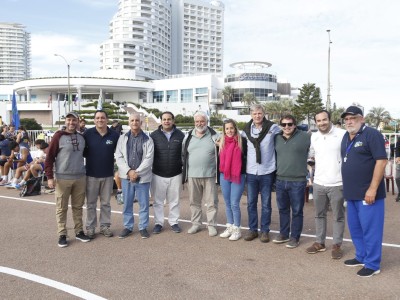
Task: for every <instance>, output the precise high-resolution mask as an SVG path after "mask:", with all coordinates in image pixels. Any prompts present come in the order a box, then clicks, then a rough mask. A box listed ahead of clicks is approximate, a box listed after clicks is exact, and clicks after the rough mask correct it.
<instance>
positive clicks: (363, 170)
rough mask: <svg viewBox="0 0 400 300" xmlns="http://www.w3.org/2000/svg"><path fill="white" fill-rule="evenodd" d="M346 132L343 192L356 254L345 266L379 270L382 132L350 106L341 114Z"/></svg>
mask: <svg viewBox="0 0 400 300" xmlns="http://www.w3.org/2000/svg"><path fill="white" fill-rule="evenodd" d="M341 118H342V119H343V121H344V123H345V126H346V130H347V132H346V134H345V135H344V137H343V140H342V145H341V155H342V160H343V163H342V176H343V196H344V198H345V199H346V200H347V223H348V226H349V231H350V235H351V238H352V240H353V244H354V247H355V250H356V251H355V252H356V253H355V258H353V259H349V260H346V261H345V262H344V263H345V265H346V266H349V267H355V266H362V267H363V268H362V269H361V270H359V271H358V272H357V275H358V276H361V277H371V276H373V275H376V274H379V273H380V262H381V257H382V239H383V223H384V212H385V206H384V199H385V196H386V192H385V185H384V182H383V173H384V170H385V166H386V162H387V158H386V151H385V142H384V140H383V136H382V134H381V133H380V132H379V131H377V130H376V129H373V128H370V127H367V126H366V125H365V124H364V117H363V112H362V110H361V109H360V108H359V107H357V106H349V107H348V108H347V109H346V111H345V112H344V113H343V114H342V115H341Z"/></svg>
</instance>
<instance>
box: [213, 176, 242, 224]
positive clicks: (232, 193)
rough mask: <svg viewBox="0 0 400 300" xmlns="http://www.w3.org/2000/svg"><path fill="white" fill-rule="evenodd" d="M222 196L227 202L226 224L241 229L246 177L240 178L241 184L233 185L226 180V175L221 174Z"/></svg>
mask: <svg viewBox="0 0 400 300" xmlns="http://www.w3.org/2000/svg"><path fill="white" fill-rule="evenodd" d="M219 180H220V182H221V190H222V195H223V196H224V200H225V212H226V222H227V223H228V224H233V225H235V226H237V227H240V198H241V197H242V194H243V191H244V185H245V183H246V182H245V180H246V176H245V175H244V174H242V175H241V176H240V183H233V182H231V181H228V180H225V179H224V174H222V173H221V174H220V177H219Z"/></svg>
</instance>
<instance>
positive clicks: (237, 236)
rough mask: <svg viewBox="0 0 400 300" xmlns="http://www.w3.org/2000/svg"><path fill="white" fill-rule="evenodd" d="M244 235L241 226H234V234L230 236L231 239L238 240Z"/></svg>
mask: <svg viewBox="0 0 400 300" xmlns="http://www.w3.org/2000/svg"><path fill="white" fill-rule="evenodd" d="M241 237H242V233H241V232H240V227H237V226H232V234H231V236H230V238H229V240H230V241H237V240H239V239H240V238H241Z"/></svg>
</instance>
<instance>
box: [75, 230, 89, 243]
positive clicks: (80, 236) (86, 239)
mask: <svg viewBox="0 0 400 300" xmlns="http://www.w3.org/2000/svg"><path fill="white" fill-rule="evenodd" d="M76 239H77V240H80V241H81V242H84V243H87V242H90V238H89V237H88V236H87V235H85V233H84V232H83V231H79V233H78V234H77V235H76Z"/></svg>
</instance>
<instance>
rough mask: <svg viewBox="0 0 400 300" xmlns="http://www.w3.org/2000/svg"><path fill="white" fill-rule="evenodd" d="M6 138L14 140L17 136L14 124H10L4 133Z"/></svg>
mask: <svg viewBox="0 0 400 300" xmlns="http://www.w3.org/2000/svg"><path fill="white" fill-rule="evenodd" d="M5 137H6V139H12V140H15V139H16V137H17V132H16V131H15V125H14V124H11V125H10V127H9V129H8V131H7V132H6V133H5Z"/></svg>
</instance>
